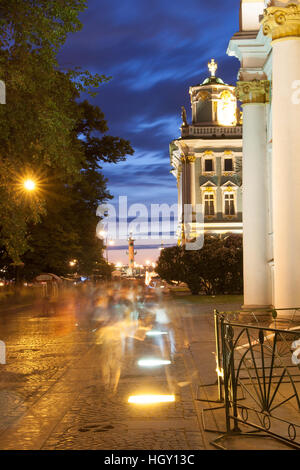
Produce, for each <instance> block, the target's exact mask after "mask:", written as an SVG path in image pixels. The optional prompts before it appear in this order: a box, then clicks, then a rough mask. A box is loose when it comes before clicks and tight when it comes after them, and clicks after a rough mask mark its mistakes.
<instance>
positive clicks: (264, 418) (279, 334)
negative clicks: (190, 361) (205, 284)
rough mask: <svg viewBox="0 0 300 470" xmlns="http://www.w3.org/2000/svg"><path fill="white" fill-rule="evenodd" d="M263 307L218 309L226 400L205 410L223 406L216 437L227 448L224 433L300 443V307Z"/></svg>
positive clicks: (222, 397) (220, 376)
mask: <svg viewBox="0 0 300 470" xmlns="http://www.w3.org/2000/svg"><path fill="white" fill-rule="evenodd" d="M245 313H246V315H245ZM264 313H265V315H266V316H265V317H263V316H257V313H255V312H248V313H247V312H243V314H242V315H241V312H218V311H215V335H216V363H217V376H218V381H217V385H218V402H221V403H222V406H221V407H220V406H219V407H217V408H209V409H207V410H203V416H204V413H205V411H212V410H216V409H224V412H225V423H226V429H225V430H224V432H223V433H222V435H221V436H219V437H218V438H217V439H215V440H214V441H213V442H212V444H213V445H215V446H216V447H219V448H222V449H224V448H225V447H224V446H223V445H222V440H224V438H225V437H228V436H233V435H244V436H255V437H258V436H260V437H265V436H267V437H272V438H274V439H277V440H279V441H281V442H283V443H285V444H286V445H288V446H291V447H294V448H297V449H300V321H299V320H300V316H299V314H300V309H298V308H297V309H286V310H285V311H284V312H283V311H282V312H281V311H280V310H276V311H275V310H270V311H264ZM283 313H284V317H283V318H281V315H279V314H283ZM270 317H271V324H270ZM204 423H205V420H204ZM205 429H206V430H207V431H212V430H210V429H207V428H206V426H205ZM213 432H216V431H213Z"/></svg>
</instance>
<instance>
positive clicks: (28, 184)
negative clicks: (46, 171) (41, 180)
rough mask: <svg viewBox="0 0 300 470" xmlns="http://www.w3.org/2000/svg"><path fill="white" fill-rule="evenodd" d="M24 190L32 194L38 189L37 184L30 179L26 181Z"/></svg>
mask: <svg viewBox="0 0 300 470" xmlns="http://www.w3.org/2000/svg"><path fill="white" fill-rule="evenodd" d="M24 188H25V189H26V191H29V192H32V191H34V190H35V189H36V182H35V181H33V180H32V179H30V178H29V179H26V180H25V181H24Z"/></svg>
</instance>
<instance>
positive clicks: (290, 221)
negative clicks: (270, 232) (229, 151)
mask: <svg viewBox="0 0 300 470" xmlns="http://www.w3.org/2000/svg"><path fill="white" fill-rule="evenodd" d="M295 80H300V37H299V38H290V39H286V40H282V39H280V40H278V41H275V42H273V106H272V113H273V212H274V214H273V218H274V261H275V273H274V281H275V307H276V308H285V307H300V104H294V103H293V99H292V95H293V92H294V90H293V88H292V86H293V82H294V81H295Z"/></svg>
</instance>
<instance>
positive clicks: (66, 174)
mask: <svg viewBox="0 0 300 470" xmlns="http://www.w3.org/2000/svg"><path fill="white" fill-rule="evenodd" d="M84 8H86V0H64V1H61V0H51V1H48V0H26V1H24V0H0V47H1V55H0V79H1V80H4V81H5V83H6V90H7V100H6V101H7V104H6V105H3V106H1V107H0V224H1V227H0V228H1V231H0V243H1V244H3V245H4V247H5V250H6V252H7V253H8V255H9V256H10V257H11V259H12V260H13V261H15V262H20V257H21V255H22V254H23V253H24V252H25V251H26V249H27V248H28V238H27V227H28V224H32V223H36V222H38V221H39V220H41V217H42V216H43V215H44V214H45V211H46V200H45V192H40V193H39V194H36V195H35V197H31V198H29V197H27V196H26V195H25V194H24V191H23V190H22V181H23V179H24V178H25V177H26V176H27V175H29V176H31V177H34V178H35V179H37V180H39V182H41V183H44V182H45V181H47V178H48V177H49V174H50V175H53V174H55V177H56V175H59V177H60V178H61V179H64V181H65V183H66V184H67V183H68V181H72V182H73V181H75V180H76V179H77V180H79V179H80V177H81V171H82V168H83V164H84V162H85V158H86V155H85V148H84V147H83V145H82V142H81V141H80V140H79V139H78V133H77V131H76V128H77V126H78V123H79V122H80V116H81V114H82V112H83V111H82V109H81V108H80V107H79V106H78V102H77V100H78V99H79V97H80V93H81V92H82V91H86V92H88V93H91V94H92V93H93V90H94V88H97V87H98V86H99V85H100V84H101V83H102V82H104V81H106V80H107V78H106V77H104V76H99V75H94V76H93V75H91V74H90V73H89V72H87V71H80V70H64V71H62V70H60V69H59V67H58V63H57V59H56V56H57V53H58V51H59V49H60V47H61V46H62V45H63V44H64V42H65V40H66V37H67V35H68V34H69V33H73V32H76V31H79V30H80V29H81V26H82V25H81V23H80V21H79V19H78V14H79V13H80V12H81V11H83V10H84Z"/></svg>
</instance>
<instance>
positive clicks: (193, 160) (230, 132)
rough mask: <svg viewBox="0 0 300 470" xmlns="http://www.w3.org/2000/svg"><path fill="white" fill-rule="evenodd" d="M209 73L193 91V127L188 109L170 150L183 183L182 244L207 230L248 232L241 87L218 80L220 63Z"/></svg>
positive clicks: (175, 171) (175, 172)
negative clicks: (245, 229)
mask: <svg viewBox="0 0 300 470" xmlns="http://www.w3.org/2000/svg"><path fill="white" fill-rule="evenodd" d="M208 67H209V71H210V76H209V77H208V78H206V79H205V80H204V81H203V82H202V83H201V84H199V85H196V86H191V87H190V90H189V92H190V98H191V107H192V123H191V124H189V123H188V122H187V115H186V111H185V109H184V107H183V108H182V126H181V137H180V138H179V139H176V140H173V141H172V142H171V144H170V158H171V166H172V168H173V169H172V171H171V172H172V173H173V175H174V176H175V177H176V179H177V182H178V207H179V214H178V219H179V231H178V232H179V233H178V238H179V242H180V243H182V244H184V243H185V242H186V241H188V240H192V239H193V238H195V237H196V236H197V235H199V233H200V232H202V233H203V230H204V232H206V233H215V234H225V233H227V232H234V233H242V229H243V223H242V188H241V186H242V178H241V172H242V125H241V115H240V111H239V109H238V106H237V99H236V96H235V87H234V86H231V85H227V84H226V83H224V82H223V80H222V79H221V78H218V77H217V76H216V72H217V68H218V65H217V63H216V62H215V61H214V59H212V61H211V62H210V63H209V64H208ZM187 206H188V207H190V208H191V209H190V211H191V214H192V215H191V216H190V221H191V222H192V224H189V227H190V231H189V234H187V233H186V224H185V222H186V221H185V220H184V219H185V217H187V215H186V212H184V208H185V207H187ZM199 208H201V212H202V214H203V215H204V220H202V223H200V222H199V220H198V218H197V217H196V212H197V213H199ZM196 219H197V220H196ZM203 222H204V225H203ZM203 227H204V228H203Z"/></svg>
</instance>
